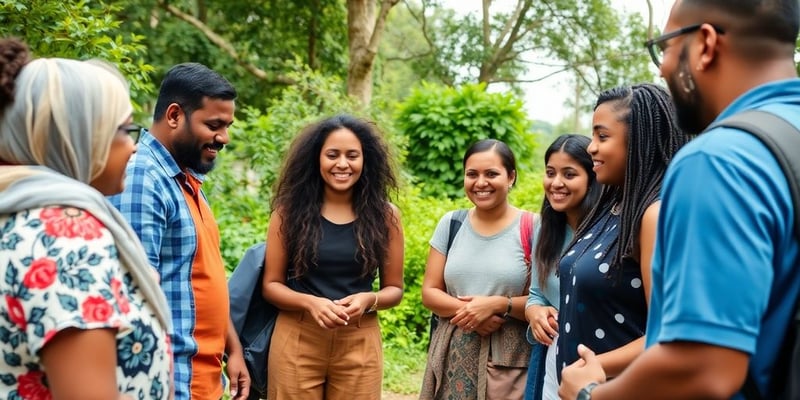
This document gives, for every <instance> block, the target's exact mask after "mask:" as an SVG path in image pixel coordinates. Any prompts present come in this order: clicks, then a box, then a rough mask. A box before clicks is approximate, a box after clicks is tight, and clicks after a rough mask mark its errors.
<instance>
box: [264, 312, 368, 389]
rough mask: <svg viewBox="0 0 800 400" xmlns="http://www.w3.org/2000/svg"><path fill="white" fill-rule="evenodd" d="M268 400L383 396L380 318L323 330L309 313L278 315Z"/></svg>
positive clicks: (269, 371)
mask: <svg viewBox="0 0 800 400" xmlns="http://www.w3.org/2000/svg"><path fill="white" fill-rule="evenodd" d="M267 371H268V374H267V375H268V379H269V383H268V387H267V397H268V398H269V400H289V399H303V400H317V399H319V400H322V399H325V400H339V399H341V400H345V399H347V400H351V399H352V400H362V399H363V400H373V399H380V398H381V380H382V378H383V349H382V347H381V332H380V327H379V326H378V318H377V316H376V315H375V314H368V315H365V316H363V317H362V318H361V321H359V322H354V323H351V324H350V325H349V326H344V327H341V328H338V329H325V328H321V327H320V326H319V325H318V324H317V323H316V322H315V321H314V320H313V319H312V318H311V316H310V315H309V314H308V313H307V312H292V311H281V313H280V314H279V315H278V320H277V321H276V323H275V330H274V331H273V333H272V341H271V343H270V349H269V360H268V370H267Z"/></svg>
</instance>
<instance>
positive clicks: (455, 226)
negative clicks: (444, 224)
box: [445, 208, 469, 255]
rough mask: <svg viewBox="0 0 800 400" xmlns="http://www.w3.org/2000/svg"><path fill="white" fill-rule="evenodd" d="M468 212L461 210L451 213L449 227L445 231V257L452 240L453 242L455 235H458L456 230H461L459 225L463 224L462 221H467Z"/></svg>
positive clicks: (464, 209)
mask: <svg viewBox="0 0 800 400" xmlns="http://www.w3.org/2000/svg"><path fill="white" fill-rule="evenodd" d="M468 212H469V210H467V209H466V208H462V209H459V210H455V211H453V214H452V215H451V216H450V227H449V230H448V231H447V248H445V255H447V253H449V252H450V247H451V246H452V245H453V240H455V238H456V234H457V233H458V230H459V229H461V225H462V224H463V223H464V220H465V219H467V214H468Z"/></svg>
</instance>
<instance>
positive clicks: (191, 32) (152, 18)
mask: <svg viewBox="0 0 800 400" xmlns="http://www.w3.org/2000/svg"><path fill="white" fill-rule="evenodd" d="M165 3H167V4H168V5H169V6H171V7H174V8H175V9H177V10H180V11H181V12H182V13H184V14H187V15H190V16H191V17H194V18H196V20H197V21H199V22H200V23H202V24H203V25H204V26H205V28H206V29H208V30H209V31H211V32H213V33H214V34H216V35H218V36H219V37H220V38H221V39H223V40H224V41H226V42H227V43H228V44H230V46H231V49H232V50H233V52H235V53H236V55H237V59H234V57H233V56H231V54H229V53H228V52H227V51H225V50H223V49H222V48H220V47H219V46H218V45H217V44H215V43H213V42H212V41H210V40H209V39H208V37H207V35H206V34H205V33H204V32H202V31H201V30H200V29H198V28H197V27H195V26H193V25H191V24H190V23H189V22H187V21H185V20H182V19H181V18H179V17H177V16H175V15H174V14H173V13H171V12H169V11H167V10H166V8H165V7H164V6H163V5H161V4H159V2H158V1H157V0H128V1H127V2H126V5H127V6H126V8H125V10H124V12H123V13H122V14H123V15H124V16H125V18H124V20H125V28H126V29H128V30H129V31H131V32H136V33H137V34H140V35H143V36H144V38H145V39H144V43H145V44H146V45H147V47H148V49H149V51H148V53H147V60H148V61H149V62H151V63H152V64H154V65H156V66H157V67H158V69H157V71H156V73H155V74H154V78H155V79H156V80H160V78H161V76H163V74H164V73H166V71H167V69H169V67H171V66H172V65H174V64H177V63H181V62H187V61H193V62H199V63H202V64H204V65H207V66H209V67H210V68H212V69H214V70H216V71H221V72H223V71H224V72H223V74H224V75H225V77H226V78H228V79H229V80H231V82H234V84H235V86H236V89H237V91H238V92H239V100H240V101H241V102H242V103H243V104H248V105H249V106H252V107H255V108H259V109H262V110H263V109H266V107H267V106H268V105H269V104H270V103H272V101H273V100H274V98H276V97H279V96H280V93H281V91H282V90H283V89H284V88H285V87H286V86H287V84H288V83H290V82H291V77H290V76H288V75H289V74H291V72H292V71H293V63H291V62H290V63H287V62H286V61H287V60H288V61H294V60H295V59H299V60H301V62H302V63H303V64H304V65H308V66H309V67H310V68H312V69H314V70H316V71H318V72H320V73H322V74H324V75H326V76H331V77H333V76H335V77H340V78H343V77H345V76H346V74H347V62H348V58H347V24H346V22H345V21H346V19H347V10H346V7H345V4H344V2H342V1H340V0H295V1H278V0H256V1H228V0H202V1H197V0H170V1H167V2H165ZM244 64H249V65H251V66H253V67H254V68H257V69H259V70H261V71H263V72H264V73H265V76H264V77H257V76H255V75H254V74H253V73H252V72H251V71H249V70H247V69H246V68H245V67H244Z"/></svg>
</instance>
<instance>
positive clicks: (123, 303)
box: [111, 279, 131, 314]
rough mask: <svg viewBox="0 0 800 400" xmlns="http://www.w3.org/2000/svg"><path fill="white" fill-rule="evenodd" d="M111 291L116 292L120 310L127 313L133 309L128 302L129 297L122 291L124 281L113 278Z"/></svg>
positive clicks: (115, 295) (115, 296) (115, 297)
mask: <svg viewBox="0 0 800 400" xmlns="http://www.w3.org/2000/svg"><path fill="white" fill-rule="evenodd" d="M111 293H114V299H115V300H116V301H117V305H118V306H119V312H121V313H123V314H127V313H128V312H129V311H130V310H131V307H130V303H128V298H127V297H126V296H125V294H124V293H123V292H122V282H120V281H119V279H112V280H111Z"/></svg>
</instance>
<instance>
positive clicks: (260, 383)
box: [228, 242, 278, 400]
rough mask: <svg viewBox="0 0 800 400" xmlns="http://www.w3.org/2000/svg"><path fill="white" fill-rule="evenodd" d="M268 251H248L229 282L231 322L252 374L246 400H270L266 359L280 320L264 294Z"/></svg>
mask: <svg viewBox="0 0 800 400" xmlns="http://www.w3.org/2000/svg"><path fill="white" fill-rule="evenodd" d="M266 250H267V244H266V243H265V242H261V243H258V244H256V245H254V246H252V247H250V248H249V249H247V251H246V252H245V254H244V257H242V259H241V261H239V265H238V266H237V267H236V269H235V270H233V274H231V277H230V278H228V294H229V296H230V313H231V321H232V322H233V327H234V329H235V330H236V335H237V336H239V341H240V342H241V343H242V350H243V352H244V363H245V365H246V366H247V372H248V373H249V374H250V384H251V386H250V395H249V396H248V397H247V400H258V399H260V398H266V397H267V356H268V355H269V344H270V339H271V338H272V330H273V329H274V328H275V320H276V319H277V318H278V308H277V307H275V306H274V305H272V303H269V302H268V301H266V300H264V296H263V295H262V293H261V287H262V284H261V282H262V281H263V279H264V257H265V254H266Z"/></svg>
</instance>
